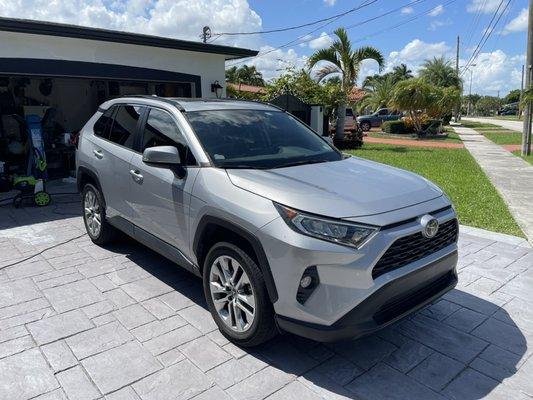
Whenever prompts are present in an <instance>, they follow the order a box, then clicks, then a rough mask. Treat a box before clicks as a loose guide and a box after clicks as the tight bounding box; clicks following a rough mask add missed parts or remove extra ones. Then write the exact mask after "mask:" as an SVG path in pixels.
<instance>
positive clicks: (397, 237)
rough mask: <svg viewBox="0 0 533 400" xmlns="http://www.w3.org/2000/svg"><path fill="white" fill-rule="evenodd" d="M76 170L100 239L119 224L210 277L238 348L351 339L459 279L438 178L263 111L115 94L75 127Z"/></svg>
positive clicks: (214, 310) (452, 225) (226, 329)
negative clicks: (288, 340) (338, 144)
mask: <svg viewBox="0 0 533 400" xmlns="http://www.w3.org/2000/svg"><path fill="white" fill-rule="evenodd" d="M77 179H78V186H79V189H80V191H81V193H82V201H83V216H84V221H85V226H86V228H87V233H88V234H89V236H90V238H91V239H92V241H93V242H94V243H96V244H99V245H103V244H105V243H107V242H109V241H110V240H112V239H113V237H114V235H115V233H116V231H117V230H120V231H122V232H125V233H126V234H128V235H130V236H132V237H133V238H135V239H136V240H138V241H139V242H141V243H143V244H145V245H146V246H148V247H150V248H152V249H154V250H155V251H157V252H159V253H160V254H162V255H163V256H165V257H167V258H169V259H170V260H172V261H174V262H176V263H177V264H179V265H180V266H182V267H184V268H186V269H187V270H189V271H190V272H192V273H193V274H195V275H198V276H200V277H202V278H203V287H204V292H205V298H206V301H207V306H208V307H209V310H210V312H211V314H212V315H213V318H214V320H215V321H216V323H217V325H218V327H219V328H220V331H221V332H222V333H223V334H224V335H225V336H226V337H227V338H229V339H230V340H232V341H233V342H235V343H237V344H239V345H242V346H253V345H257V344H259V343H261V342H264V341H265V340H268V339H269V338H271V337H272V336H273V335H274V334H276V333H277V332H279V331H288V332H292V333H295V334H298V335H301V336H304V337H307V338H311V339H314V340H318V341H332V340H338V339H343V338H355V337H358V336H361V335H364V334H367V333H370V332H372V331H375V330H376V329H380V328H382V327H384V326H386V325H388V324H391V323H393V322H395V321H397V320H399V319H400V318H402V317H404V316H405V315H407V314H409V313H411V312H413V311H415V310H417V309H419V308H421V307H423V306H425V305H426V304H428V303H430V302H433V301H434V300H435V299H437V298H439V297H440V296H441V295H443V294H444V293H445V292H447V291H449V290H450V289H451V288H453V287H454V286H455V284H456V282H457V273H456V269H455V268H456V263H457V244H456V242H457V236H458V223H457V219H456V215H455V211H454V209H453V207H452V205H451V204H450V201H449V199H448V197H446V195H445V194H443V192H442V191H441V190H440V189H439V188H438V187H436V186H435V185H434V184H432V183H431V182H429V181H427V180H426V179H424V178H422V177H420V176H417V175H415V174H412V173H410V172H406V171H403V170H400V169H396V168H392V167H389V166H386V165H382V164H379V163H375V162H372V161H367V160H364V159H360V158H357V157H352V156H347V155H344V154H342V153H341V152H339V151H338V150H337V149H335V148H334V147H332V146H330V145H329V144H328V142H326V141H325V140H324V139H323V138H322V137H320V136H318V135H317V134H316V133H315V132H313V131H312V130H310V129H309V128H308V127H307V126H306V125H304V124H303V123H301V122H300V121H299V120H297V119H295V118H294V117H292V116H291V115H290V114H288V113H285V112H283V111H281V110H279V109H278V108H275V107H273V106H271V105H268V104H263V103H257V102H246V101H233V100H231V101H230V100H201V99H172V98H158V97H146V96H138V97H137V96H129V97H123V98H119V99H114V100H111V101H108V102H106V103H104V104H103V105H102V106H101V108H99V110H98V112H97V113H96V114H95V115H94V116H93V117H92V118H91V119H90V120H89V121H88V122H87V124H86V125H85V127H84V128H83V130H82V133H81V137H80V142H79V149H78V152H77Z"/></svg>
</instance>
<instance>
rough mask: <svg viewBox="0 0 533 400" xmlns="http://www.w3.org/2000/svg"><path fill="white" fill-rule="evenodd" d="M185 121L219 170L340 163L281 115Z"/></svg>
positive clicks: (199, 114) (195, 114)
mask: <svg viewBox="0 0 533 400" xmlns="http://www.w3.org/2000/svg"><path fill="white" fill-rule="evenodd" d="M187 118H188V119H189V121H190V123H191V126H192V128H193V130H194V131H195V133H196V135H197V136H198V139H199V140H200V143H201V144H202V146H203V147H204V149H205V150H206V151H207V153H208V154H209V157H210V158H211V160H212V162H213V163H214V164H215V166H216V167H219V168H258V169H270V168H283V167H289V166H294V165H302V164H312V163H320V162H328V161H338V160H341V159H342V154H341V153H339V152H338V151H337V150H335V149H334V148H333V147H331V146H330V145H329V144H328V143H327V142H326V141H325V140H323V139H321V138H320V137H319V136H318V135H317V134H316V133H314V132H313V131H312V130H311V129H309V128H308V127H307V126H306V125H304V124H303V123H301V122H299V121H298V120H296V119H295V118H293V117H291V116H290V115H289V114H287V113H284V112H281V111H264V110H263V111H261V110H209V111H192V112H188V113H187Z"/></svg>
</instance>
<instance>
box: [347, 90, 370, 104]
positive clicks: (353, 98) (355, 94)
mask: <svg viewBox="0 0 533 400" xmlns="http://www.w3.org/2000/svg"><path fill="white" fill-rule="evenodd" d="M365 95H366V92H365V91H364V90H363V89H360V88H358V87H357V86H354V87H353V88H352V90H350V93H348V100H349V101H350V103H359V102H360V101H361V100H363V98H364V97H365Z"/></svg>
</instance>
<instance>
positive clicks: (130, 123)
mask: <svg viewBox="0 0 533 400" xmlns="http://www.w3.org/2000/svg"><path fill="white" fill-rule="evenodd" d="M141 109H142V107H138V106H127V105H121V106H118V107H117V112H116V114H115V119H114V121H113V125H112V127H111V132H110V134H109V140H110V141H112V142H114V143H116V144H119V145H121V146H124V147H128V148H130V149H132V148H133V144H134V142H135V131H136V130H137V122H138V121H139V117H140V113H141Z"/></svg>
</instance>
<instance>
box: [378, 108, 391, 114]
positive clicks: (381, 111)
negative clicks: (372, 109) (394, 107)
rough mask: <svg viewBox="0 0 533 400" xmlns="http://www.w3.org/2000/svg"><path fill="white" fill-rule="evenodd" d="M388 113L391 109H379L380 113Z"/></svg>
mask: <svg viewBox="0 0 533 400" xmlns="http://www.w3.org/2000/svg"><path fill="white" fill-rule="evenodd" d="M388 114H389V110H387V109H386V108H383V109H381V110H379V115H388Z"/></svg>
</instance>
